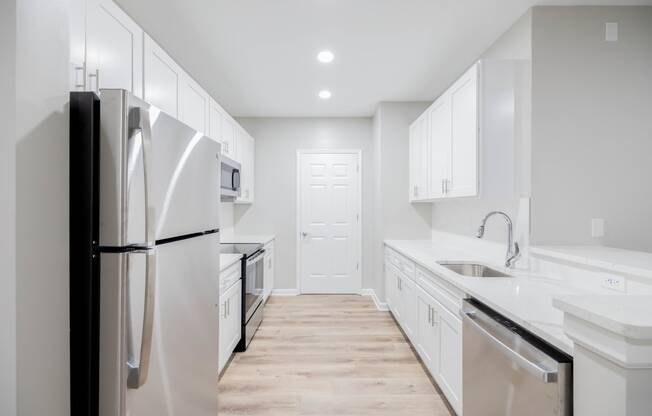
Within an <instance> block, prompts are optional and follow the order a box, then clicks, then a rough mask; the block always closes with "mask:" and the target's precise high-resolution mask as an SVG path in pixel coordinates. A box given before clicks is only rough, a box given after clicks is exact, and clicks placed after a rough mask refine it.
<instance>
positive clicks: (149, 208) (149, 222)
mask: <svg viewBox="0 0 652 416" xmlns="http://www.w3.org/2000/svg"><path fill="white" fill-rule="evenodd" d="M129 123H130V128H131V130H132V132H133V133H135V132H136V131H140V132H141V137H142V143H143V146H142V147H143V150H142V152H143V180H144V191H145V192H144V198H145V240H146V241H145V246H146V247H152V246H153V245H154V243H155V240H156V236H155V231H154V218H155V216H154V203H153V201H152V189H151V173H152V172H151V169H152V157H151V155H152V126H151V124H150V118H149V110H148V109H146V108H141V107H135V108H133V109H132V110H131V111H130V114H129ZM133 133H132V137H133Z"/></svg>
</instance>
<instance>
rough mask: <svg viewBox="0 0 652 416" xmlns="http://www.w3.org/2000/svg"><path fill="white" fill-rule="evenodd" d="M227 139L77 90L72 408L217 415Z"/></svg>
mask: <svg viewBox="0 0 652 416" xmlns="http://www.w3.org/2000/svg"><path fill="white" fill-rule="evenodd" d="M220 172H221V167H220V145H219V143H217V142H215V141H213V140H211V139H210V138H208V137H206V136H204V135H203V134H202V133H200V132H197V131H195V130H193V129H192V128H190V127H188V126H186V125H185V124H183V123H181V122H179V121H178V120H176V119H175V118H173V117H171V116H169V115H167V114H165V113H164V112H162V111H160V110H159V109H157V108H156V107H154V106H151V105H149V104H147V103H145V102H144V101H142V100H141V99H139V98H137V97H135V96H133V95H131V94H130V93H129V92H127V91H124V90H102V91H101V92H100V95H99V97H98V96H96V95H95V94H94V93H85V92H80V93H77V92H75V93H71V100H70V224H71V225H70V297H71V299H70V316H71V333H70V338H71V395H72V397H71V404H72V414H73V415H76V414H79V415H82V414H83V415H95V414H97V415H100V416H123V415H130V416H145V415H148V416H149V415H152V416H154V415H156V416H163V415H170V416H171V415H193V416H204V415H206V416H208V415H211V416H214V415H216V414H217V376H218V373H217V370H218V333H219V332H218V321H219V308H218V307H217V305H219V301H218V285H219V252H220V237H219V204H220Z"/></svg>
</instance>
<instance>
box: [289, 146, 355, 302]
mask: <svg viewBox="0 0 652 416" xmlns="http://www.w3.org/2000/svg"><path fill="white" fill-rule="evenodd" d="M298 163H299V169H298V174H299V178H298V187H299V195H298V198H299V200H298V210H299V212H298V215H299V220H298V226H299V229H298V232H299V242H298V259H299V267H298V269H299V288H300V292H301V293H360V289H361V285H362V282H361V272H360V172H359V171H360V168H359V166H360V153H359V152H358V151H352V152H349V153H345V152H337V153H335V152H334V153H326V152H324V153H301V152H300V153H299V160H298Z"/></svg>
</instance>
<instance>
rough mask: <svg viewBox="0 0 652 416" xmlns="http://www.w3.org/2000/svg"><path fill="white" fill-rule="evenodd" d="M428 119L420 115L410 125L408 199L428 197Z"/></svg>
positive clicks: (418, 199) (415, 199)
mask: <svg viewBox="0 0 652 416" xmlns="http://www.w3.org/2000/svg"><path fill="white" fill-rule="evenodd" d="M428 121H429V120H428V117H425V116H421V117H420V118H419V119H418V120H417V121H415V122H414V123H413V124H412V126H410V201H420V200H423V199H429V198H430V189H429V188H430V187H429V180H428V169H429V164H428V149H429V140H428Z"/></svg>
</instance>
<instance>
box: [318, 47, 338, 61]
mask: <svg viewBox="0 0 652 416" xmlns="http://www.w3.org/2000/svg"><path fill="white" fill-rule="evenodd" d="M317 59H319V62H321V63H324V64H328V63H330V62H333V59H335V55H333V52H331V51H329V50H325V51H321V52H319V54H317Z"/></svg>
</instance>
